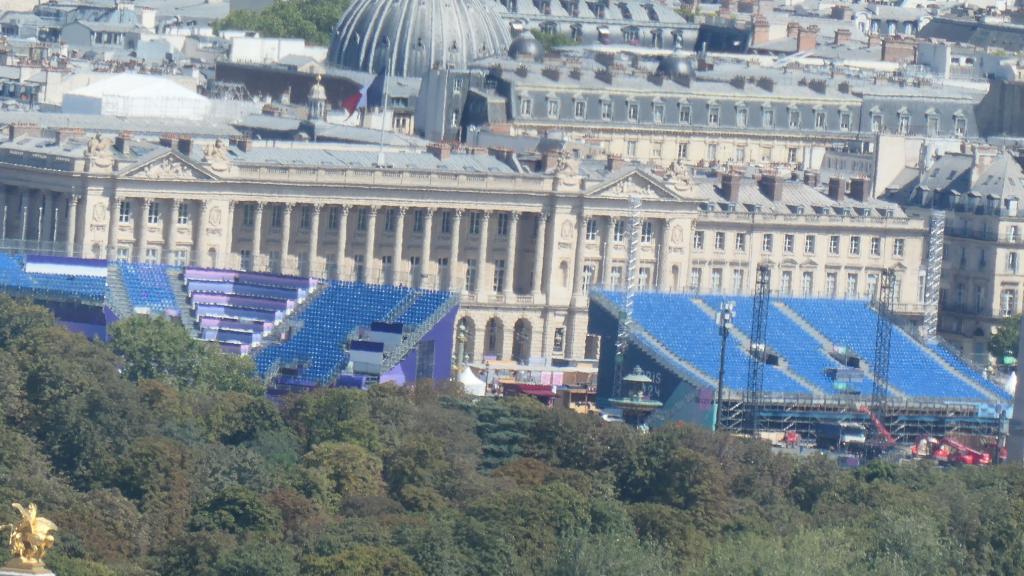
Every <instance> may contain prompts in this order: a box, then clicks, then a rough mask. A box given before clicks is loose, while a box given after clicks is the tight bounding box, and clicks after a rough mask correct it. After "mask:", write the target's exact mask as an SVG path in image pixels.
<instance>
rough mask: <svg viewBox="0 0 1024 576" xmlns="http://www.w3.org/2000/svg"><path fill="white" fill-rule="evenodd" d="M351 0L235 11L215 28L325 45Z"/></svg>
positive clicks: (298, 0)
mask: <svg viewBox="0 0 1024 576" xmlns="http://www.w3.org/2000/svg"><path fill="white" fill-rule="evenodd" d="M350 1H351V0H294V1H285V0H279V1H277V2H274V3H273V4H271V5H270V6H269V7H268V8H265V9H263V10H261V11H259V12H248V11H235V12H232V13H230V14H228V16H227V17H226V18H224V19H222V20H218V21H217V22H216V23H215V25H214V27H215V29H216V30H217V32H220V31H221V30H252V31H256V32H259V33H261V34H263V35H264V36H271V37H277V38H302V39H304V40H306V42H308V43H310V44H316V45H319V46H326V45H327V44H329V43H330V41H331V32H332V31H333V30H334V27H335V26H336V25H337V24H338V19H339V18H341V15H342V14H343V13H344V12H345V10H346V9H347V8H348V5H349V3H350Z"/></svg>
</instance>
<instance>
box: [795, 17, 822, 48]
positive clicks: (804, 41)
mask: <svg viewBox="0 0 1024 576" xmlns="http://www.w3.org/2000/svg"><path fill="white" fill-rule="evenodd" d="M818 30H819V28H818V27H817V26H814V25H813V24H812V25H811V26H808V27H807V28H800V29H799V30H797V35H796V51H797V52H810V51H811V50H814V49H815V48H817V47H818Z"/></svg>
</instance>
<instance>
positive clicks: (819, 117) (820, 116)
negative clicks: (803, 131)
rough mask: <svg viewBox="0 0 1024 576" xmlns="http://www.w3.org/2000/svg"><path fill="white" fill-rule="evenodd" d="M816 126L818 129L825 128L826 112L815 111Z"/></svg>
mask: <svg viewBox="0 0 1024 576" xmlns="http://www.w3.org/2000/svg"><path fill="white" fill-rule="evenodd" d="M814 128H815V129H817V130H824V129H825V128H826V126H825V113H824V112H815V113H814Z"/></svg>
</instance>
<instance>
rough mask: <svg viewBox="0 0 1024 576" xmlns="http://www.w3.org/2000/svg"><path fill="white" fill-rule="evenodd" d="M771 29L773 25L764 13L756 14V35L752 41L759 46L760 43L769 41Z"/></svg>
mask: <svg viewBox="0 0 1024 576" xmlns="http://www.w3.org/2000/svg"><path fill="white" fill-rule="evenodd" d="M770 31H771V26H770V25H769V24H768V18H767V17H765V15H764V14H758V15H757V16H754V37H753V39H752V40H751V43H752V44H753V45H754V46H757V45H758V44H764V43H765V42H768V40H769V36H770Z"/></svg>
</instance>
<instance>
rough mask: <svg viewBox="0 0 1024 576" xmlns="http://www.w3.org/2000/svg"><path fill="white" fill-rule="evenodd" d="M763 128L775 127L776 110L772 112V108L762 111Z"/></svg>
mask: <svg viewBox="0 0 1024 576" xmlns="http://www.w3.org/2000/svg"><path fill="white" fill-rule="evenodd" d="M761 127H762V128H774V127H775V110H772V109H771V108H765V109H764V110H762V111H761Z"/></svg>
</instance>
